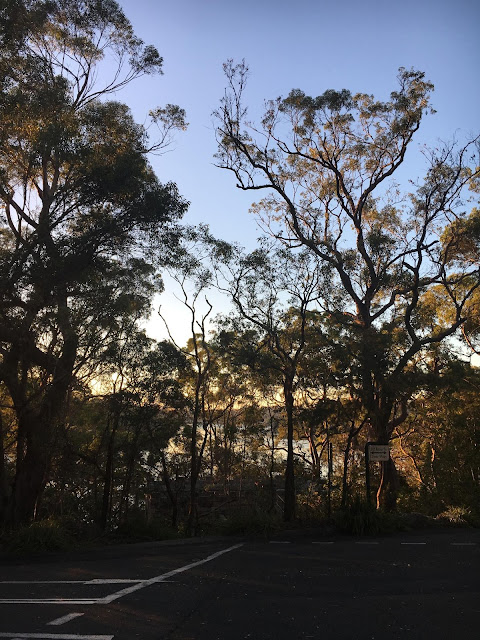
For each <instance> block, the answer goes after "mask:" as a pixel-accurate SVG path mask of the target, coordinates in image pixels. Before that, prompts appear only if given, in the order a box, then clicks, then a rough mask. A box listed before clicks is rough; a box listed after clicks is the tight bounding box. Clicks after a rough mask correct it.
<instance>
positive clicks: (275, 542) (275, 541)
mask: <svg viewBox="0 0 480 640" xmlns="http://www.w3.org/2000/svg"><path fill="white" fill-rule="evenodd" d="M291 542H292V541H291V540H270V544H291Z"/></svg>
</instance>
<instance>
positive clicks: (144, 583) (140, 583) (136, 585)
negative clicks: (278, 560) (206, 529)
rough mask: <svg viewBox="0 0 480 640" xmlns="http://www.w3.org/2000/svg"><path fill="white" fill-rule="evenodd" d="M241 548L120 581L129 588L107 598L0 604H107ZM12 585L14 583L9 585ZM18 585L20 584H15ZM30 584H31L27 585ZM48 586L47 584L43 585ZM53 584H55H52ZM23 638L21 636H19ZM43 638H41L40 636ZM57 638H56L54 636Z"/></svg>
mask: <svg viewBox="0 0 480 640" xmlns="http://www.w3.org/2000/svg"><path fill="white" fill-rule="evenodd" d="M242 546H243V542H241V543H239V544H234V545H233V546H231V547H228V548H227V549H222V550H221V551H216V552H215V553H212V554H211V555H209V556H207V557H206V558H204V559H203V560H197V561H196V562H191V563H190V564H187V565H185V566H184V567H179V568H178V569H173V570H172V571H168V572H167V573H163V574H162V575H160V576H155V577H154V578H149V579H148V580H129V581H125V580H121V581H120V583H124V582H128V583H132V582H133V584H132V586H131V587H126V588H125V589H121V590H120V591H116V592H115V593H112V594H110V595H109V596H106V597H103V598H70V599H68V598H38V599H36V598H8V599H4V600H0V604H69V605H73V604H78V605H92V604H109V603H110V602H113V601H114V600H118V599H119V598H123V596H126V595H128V594H129V593H133V592H134V591H138V590H139V589H143V588H145V587H148V586H150V585H151V584H157V583H159V582H169V580H168V578H171V577H172V576H175V575H177V574H178V573H183V572H184V571H188V570H189V569H193V568H194V567H199V566H200V565H202V564H205V563H206V562H210V561H211V560H214V559H215V558H218V557H219V556H222V555H223V554H224V553H228V552H229V551H233V550H234V549H238V548H239V547H242ZM110 582H112V581H106V582H105V583H103V582H97V580H95V581H87V582H83V581H77V584H84V585H85V584H110ZM113 583H114V584H117V583H118V581H115V580H114V581H113ZM10 584H14V583H10ZM17 584H20V583H17ZM27 584H32V583H27ZM43 584H48V583H43ZM53 584H55V583H53ZM13 636H14V634H9V635H8V636H2V635H1V634H0V638H5V637H8V638H10V639H11V638H12V637H13ZM21 637H23V636H21ZM41 637H43V636H41ZM55 637H57V636H55Z"/></svg>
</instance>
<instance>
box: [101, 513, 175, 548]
mask: <svg viewBox="0 0 480 640" xmlns="http://www.w3.org/2000/svg"><path fill="white" fill-rule="evenodd" d="M109 537H110V538H111V539H113V540H114V541H115V542H150V541H154V540H172V539H174V538H178V537H179V533H178V531H177V530H176V529H175V528H174V527H172V526H171V525H170V524H167V523H165V522H164V521H163V520H152V521H151V522H147V521H146V519H144V518H131V519H128V520H127V521H126V522H124V523H122V524H121V525H119V527H118V528H117V529H115V531H114V532H113V533H111V534H110V536H109Z"/></svg>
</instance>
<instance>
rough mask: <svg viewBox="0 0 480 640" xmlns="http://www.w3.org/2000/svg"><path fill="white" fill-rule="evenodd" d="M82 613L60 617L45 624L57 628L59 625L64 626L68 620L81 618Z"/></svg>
mask: <svg viewBox="0 0 480 640" xmlns="http://www.w3.org/2000/svg"><path fill="white" fill-rule="evenodd" d="M83 615H84V614H83V613H68V614H67V615H66V616H62V617H61V618H57V619H56V620H52V621H51V622H47V626H50V625H51V626H52V627H59V626H60V625H61V624H65V623H66V622H70V620H74V619H75V618H79V617H80V616H83Z"/></svg>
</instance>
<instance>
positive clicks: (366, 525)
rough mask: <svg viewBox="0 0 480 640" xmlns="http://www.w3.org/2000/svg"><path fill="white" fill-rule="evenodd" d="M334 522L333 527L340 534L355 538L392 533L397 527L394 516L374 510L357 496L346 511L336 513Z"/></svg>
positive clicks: (396, 520)
mask: <svg viewBox="0 0 480 640" xmlns="http://www.w3.org/2000/svg"><path fill="white" fill-rule="evenodd" d="M334 520H335V526H336V527H337V529H338V530H339V531H340V532H341V533H348V534H352V535H355V536H368V535H380V534H385V533H392V532H394V531H395V530H397V529H398V526H399V523H398V519H397V517H396V516H395V515H392V514H389V513H385V512H384V511H380V510H378V509H376V508H375V507H374V506H373V505H372V504H367V503H366V502H365V501H364V500H363V499H362V498H360V497H358V496H355V497H354V499H353V501H352V502H351V504H350V505H349V506H348V507H347V508H346V509H342V510H340V511H338V512H337V513H336V514H335V516H334Z"/></svg>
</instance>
